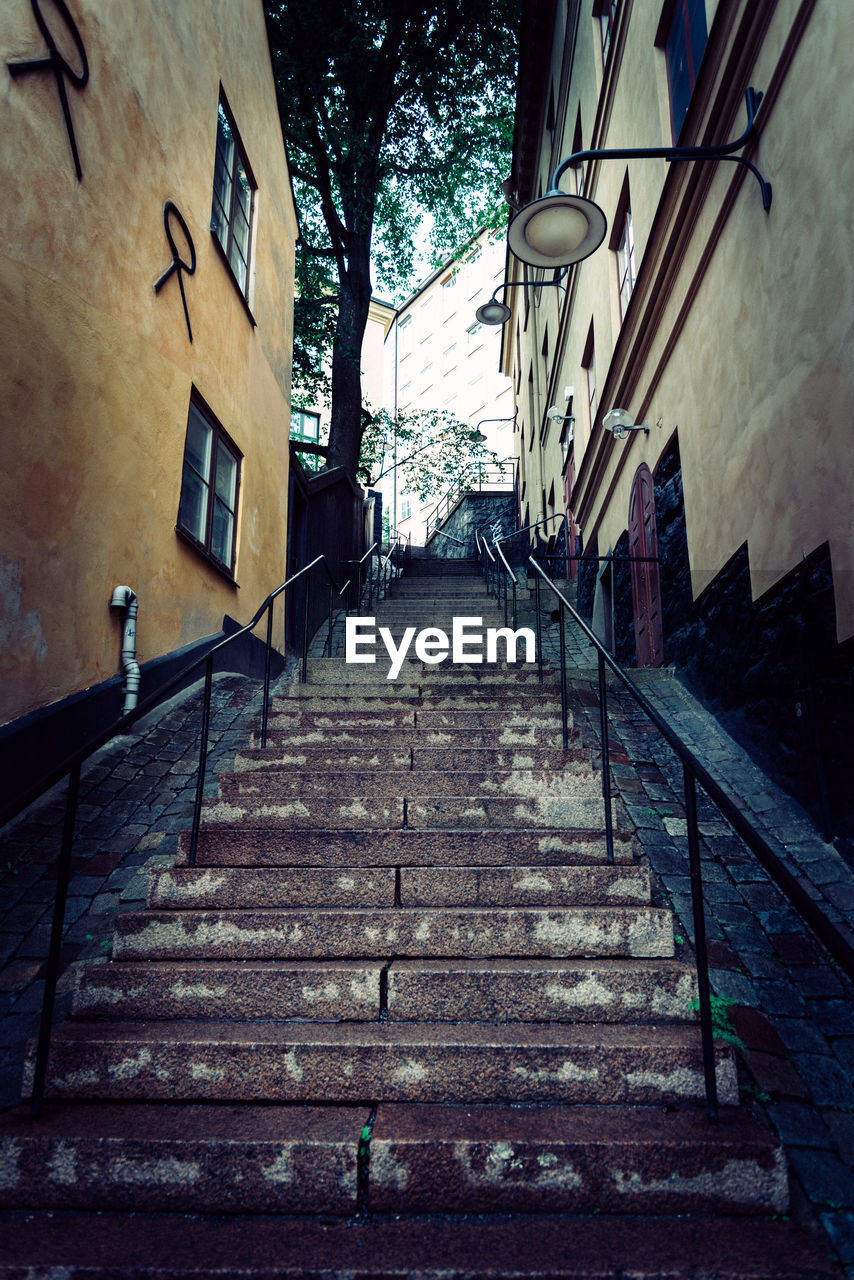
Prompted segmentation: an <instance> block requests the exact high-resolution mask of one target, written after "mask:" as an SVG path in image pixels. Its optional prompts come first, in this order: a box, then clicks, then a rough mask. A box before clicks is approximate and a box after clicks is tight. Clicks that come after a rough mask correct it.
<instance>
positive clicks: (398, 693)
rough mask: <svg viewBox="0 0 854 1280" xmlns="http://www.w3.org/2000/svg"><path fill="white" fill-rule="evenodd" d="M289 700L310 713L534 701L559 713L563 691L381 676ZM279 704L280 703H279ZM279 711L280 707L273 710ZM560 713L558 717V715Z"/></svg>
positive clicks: (307, 690)
mask: <svg viewBox="0 0 854 1280" xmlns="http://www.w3.org/2000/svg"><path fill="white" fill-rule="evenodd" d="M287 692H288V701H289V702H291V703H299V704H302V703H305V704H307V705H306V709H307V710H315V709H316V710H318V711H324V710H329V709H331V708H336V709H338V710H347V709H348V708H350V707H352V708H353V709H354V710H356V711H363V710H365V711H370V710H372V709H374V708H375V709H377V710H380V711H383V710H389V709H392V708H393V707H394V706H395V705H400V706H409V705H412V706H414V707H418V706H422V705H424V704H425V703H428V702H429V703H430V704H431V705H432V706H434V707H436V708H438V709H442V708H445V707H448V708H450V709H453V708H454V707H459V708H460V709H463V710H464V709H465V708H466V707H467V706H471V705H478V704H480V703H487V704H488V703H495V704H496V705H497V706H498V707H500V708H507V709H509V708H511V707H512V708H516V709H519V710H521V711H524V710H525V709H526V708H527V707H528V706H529V705H530V704H531V703H532V702H533V703H534V704H535V705H536V706H537V708H539V707H540V704H542V705H543V706H548V707H552V706H554V707H556V708H557V711H559V710H560V689H559V686H558V684H557V683H556V682H551V683H549V682H544V683H543V684H538V683H537V681H536V680H532V681H530V682H521V683H520V682H514V683H513V684H510V683H508V682H506V681H489V680H482V681H480V682H478V683H477V684H475V683H474V682H466V683H459V682H455V681H454V680H453V677H451V676H449V677H448V678H447V679H446V680H444V681H437V682H435V683H431V684H429V685H428V684H427V683H426V682H424V681H422V682H420V683H418V684H415V683H412V682H409V683H403V682H402V681H400V680H393V679H389V678H388V677H385V676H382V675H379V676H377V677H375V680H374V681H373V682H371V681H368V680H367V679H365V680H362V681H354V682H350V683H344V684H339V685H335V684H334V683H330V684H298V683H294V684H292V685H290V686H289V687H288V691H287ZM277 701H278V700H277ZM274 709H275V710H276V711H278V710H279V707H278V706H276V707H275V708H274ZM557 711H556V712H555V714H557Z"/></svg>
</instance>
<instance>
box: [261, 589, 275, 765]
mask: <svg viewBox="0 0 854 1280" xmlns="http://www.w3.org/2000/svg"><path fill="white" fill-rule="evenodd" d="M272 653H273V601H272V600H271V601H270V603H269V605H268V607H267V647H266V651H265V653H264V705H263V709H262V713H261V746H262V747H266V745H267V714H268V708H269V704H270V658H271V656H272Z"/></svg>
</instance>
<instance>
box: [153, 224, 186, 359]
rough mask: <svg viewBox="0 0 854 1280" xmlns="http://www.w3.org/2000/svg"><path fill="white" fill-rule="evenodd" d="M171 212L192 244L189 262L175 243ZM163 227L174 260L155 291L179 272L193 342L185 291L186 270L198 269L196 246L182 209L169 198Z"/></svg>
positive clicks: (179, 285) (179, 286)
mask: <svg viewBox="0 0 854 1280" xmlns="http://www.w3.org/2000/svg"><path fill="white" fill-rule="evenodd" d="M170 214H171V215H172V216H173V217H174V218H175V221H176V222H177V223H178V226H179V227H180V228H181V230H182V232H183V233H184V235H185V236H186V239H187V244H188V245H189V246H190V257H191V259H192V261H191V262H189V263H187V262H185V261H184V259H183V258H182V257H181V255H180V253H179V252H178V246H177V245H176V244H175V240H174V237H173V235H172V228H171V227H170V225H169V217H170ZM163 227H164V230H165V231H166V239H167V241H168V243H169V248H170V249H171V250H172V262H171V265H170V266H168V267H167V268H166V270H165V271H164V272H163V275H162V276H161V277H160V279H159V280H158V281H157V283H156V284H155V286H154V292H155V293H159V292H160V290H161V289H162V288H163V286H164V284H165V283H166V281H167V280H168V279H169V277H170V276H171V275H172V273H173V272H175V271H177V272H178V288H179V289H180V290H181V301H182V302H183V304H184V319H185V320H186V321H187V333H188V334H189V335H190V341H191V342H192V341H193V330H192V327H191V325H190V313H189V311H188V310H187V297H186V294H185V293H184V272H185V271H186V273H187V275H188V276H191V275H192V274H193V272H194V271H195V269H196V246H195V245H194V244H193V237H192V236H191V235H190V230H189V228H188V226H187V224H186V222H185V221H184V219H183V218H182V216H181V213H180V210H179V209H178V208H177V206H176V205H174V204H173V203H172V201H171V200H167V201H166V203H165V205H164V206H163Z"/></svg>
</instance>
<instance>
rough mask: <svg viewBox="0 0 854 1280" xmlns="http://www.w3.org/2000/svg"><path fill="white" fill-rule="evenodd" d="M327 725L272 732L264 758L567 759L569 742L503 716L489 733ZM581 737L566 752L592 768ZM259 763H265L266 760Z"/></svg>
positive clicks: (341, 721) (256, 741)
mask: <svg viewBox="0 0 854 1280" xmlns="http://www.w3.org/2000/svg"><path fill="white" fill-rule="evenodd" d="M318 718H319V717H318ZM327 719H329V720H330V722H331V723H330V724H328V725H327V726H325V727H317V728H316V727H313V726H307V727H306V728H304V729H303V728H301V727H300V726H299V725H298V724H294V725H288V724H284V725H282V726H281V727H276V728H272V729H271V728H268V731H267V746H266V748H264V749H263V750H264V752H265V753H266V752H270V751H279V752H281V753H282V755H283V757H284V756H291V757H293V756H295V755H296V756H299V755H300V754H304V753H305V752H306V751H311V750H316V751H318V753H320V752H321V751H323V750H326V751H330V752H331V751H336V752H338V751H340V752H342V753H344V752H346V751H348V749H349V748H352V749H354V750H356V751H363V752H365V753H366V755H368V756H371V755H372V754H373V752H374V749H375V750H376V751H394V752H399V751H408V750H411V749H415V750H417V749H418V748H421V749H422V750H423V749H425V748H428V747H430V748H444V749H445V750H446V751H447V752H449V754H450V755H451V756H455V755H456V754H457V753H458V751H465V750H467V749H483V750H499V749H503V748H507V747H518V748H524V749H525V750H526V751H531V750H534V749H537V748H542V749H543V750H553V751H559V752H561V753H563V751H564V747H563V736H562V733H561V729H560V725H559V722H558V721H557V720H554V721H553V722H550V727H548V728H545V727H543V725H542V724H540V725H538V726H536V727H534V726H533V725H531V726H528V727H527V728H525V727H522V726H517V725H512V724H510V725H508V724H507V723H506V719H507V718H506V717H504V716H501V717H497V719H498V723H493V724H492V725H491V726H488V727H480V728H477V727H475V728H466V727H465V726H463V727H457V726H448V725H446V726H444V727H442V728H436V729H430V728H426V729H418V728H416V727H415V726H413V725H409V726H406V725H399V726H390V727H386V726H385V725H379V726H377V727H368V726H365V725H363V724H359V723H358V722H356V720H355V717H354V724H353V727H352V728H348V727H347V726H348V724H349V723H350V722H349V721H348V719H347V717H346V715H345V714H344V713H343V712H342V713H340V714H337V713H333V715H332V716H330V717H327ZM270 723H271V724H272V723H273V722H272V721H271V722H270ZM276 723H277V725H278V723H279V717H277V718H276ZM578 736H579V735H578V733H577V732H576V730H575V729H573V730H572V731H571V737H570V744H571V745H570V746H569V747H568V748H567V749H566V750H567V751H568V755H567V756H566V757H565V758H566V759H567V760H569V761H576V762H578V763H587V764H589V763H590V760H591V758H592V754H593V753H592V752H591V751H589V750H585V749H581V748H579V747H577V746H573V745H572V743H573V742H577V741H578ZM250 742H251V745H250V746H249V747H247V748H245V749H244V750H242V751H241V752H239V755H240V757H241V758H242V759H244V760H247V761H249V760H251V759H253V758H254V753H255V752H256V751H259V752H260V751H261V750H262V749H261V735H260V733H253V734H251V735H250ZM257 758H258V759H260V758H261V756H260V755H259V756H258V757H257ZM562 758H563V756H562ZM484 759H487V757H484ZM427 767H429V768H442V767H444V766H443V764H442V762H441V761H440V762H439V763H438V764H433V765H428V766H427ZM508 767H509V766H508Z"/></svg>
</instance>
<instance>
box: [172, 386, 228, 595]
mask: <svg viewBox="0 0 854 1280" xmlns="http://www.w3.org/2000/svg"><path fill="white" fill-rule="evenodd" d="M239 491H240V454H239V453H238V451H237V450H236V449H235V447H234V445H233V444H232V443H231V441H230V440H228V438H227V436H226V434H225V432H224V431H223V429H222V427H220V425H219V423H218V422H216V420H215V419H214V418H213V417H212V416H211V415H210V414H208V413H207V412H206V411H205V410H204V409H203V408H202V406H201V405H200V404H198V403H197V402H196V401H195V400H191V402H190V410H189V414H188V417H187V437H186V443H185V446H184V465H183V472H182V476H181V498H180V503H179V506H178V528H179V530H180V531H181V532H182V533H183V534H184V535H185V536H186V537H187V538H189V540H190V541H191V542H192V543H193V544H194V545H195V546H196V547H197V548H198V550H199V551H201V552H202V553H203V554H204V555H205V556H207V557H208V558H209V559H211V560H213V561H214V563H215V564H217V565H218V566H219V567H220V568H222V569H224V570H225V571H226V572H227V573H228V574H229V575H230V576H233V574H234V557H235V550H236V531H237V499H238V494H239Z"/></svg>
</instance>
